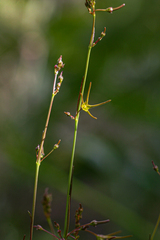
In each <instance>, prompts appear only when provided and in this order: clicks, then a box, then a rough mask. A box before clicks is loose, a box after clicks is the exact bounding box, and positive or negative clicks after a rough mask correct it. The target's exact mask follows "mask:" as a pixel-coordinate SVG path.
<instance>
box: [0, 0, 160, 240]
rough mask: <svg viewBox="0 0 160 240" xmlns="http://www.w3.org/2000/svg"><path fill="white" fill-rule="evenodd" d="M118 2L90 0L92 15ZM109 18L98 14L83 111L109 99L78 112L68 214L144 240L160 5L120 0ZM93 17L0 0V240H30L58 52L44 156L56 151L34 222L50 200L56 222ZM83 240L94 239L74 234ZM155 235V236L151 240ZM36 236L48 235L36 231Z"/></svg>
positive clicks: (159, 114)
mask: <svg viewBox="0 0 160 240" xmlns="http://www.w3.org/2000/svg"><path fill="white" fill-rule="evenodd" d="M122 3H123V2H121V1H120V0H115V1H111V0H103V1H102V0H97V8H106V7H110V6H112V7H117V6H119V5H121V4H122ZM125 3H126V6H125V7H124V8H123V9H121V10H119V11H116V12H114V13H113V14H108V13H97V22H96V39H97V38H98V37H99V35H100V33H101V32H102V31H103V28H104V26H106V27H107V35H106V37H105V38H104V39H103V40H102V41H101V42H100V43H99V44H98V45H97V46H96V47H95V48H93V51H92V55H91V62H90V67H89V73H88V81H87V85H86V91H87V89H88V85H89V82H90V81H92V89H91V95H90V104H94V103H99V102H102V101H105V100H107V99H110V98H111V99H112V102H111V103H109V104H107V105H104V106H102V107H99V108H95V109H92V110H91V112H92V114H93V115H94V116H97V118H98V119H97V120H94V119H92V118H91V117H90V116H89V115H88V114H86V113H84V112H82V113H81V118H80V124H79V133H78V141H77V149H76V158H75V170H74V176H75V178H74V183H73V200H72V209H71V211H72V217H71V225H72V226H73V223H74V212H75V210H76V209H77V208H78V204H79V202H81V203H82V205H83V207H84V214H83V215H84V218H83V219H82V223H86V222H87V221H91V220H93V219H96V220H102V219H107V218H110V220H111V222H110V223H108V224H107V225H105V226H102V227H98V228H97V229H95V231H96V232H99V233H103V234H107V233H110V232H112V231H116V230H120V229H121V230H122V231H123V235H125V234H132V235H133V238H132V239H134V240H143V239H144V240H146V239H148V238H149V237H148V236H149V233H151V232H152V231H153V227H154V225H155V223H156V220H157V218H158V215H159V213H160V191H159V189H160V178H159V175H158V174H156V173H155V172H154V171H153V170H152V164H151V161H152V160H154V162H155V163H156V164H157V165H159V166H160V151H159V149H160V124H159V122H160V94H159V89H160V8H159V1H155V0H152V1H151V0H148V1H144V0H133V1H130V0H126V1H125ZM91 24H92V17H91V16H90V14H88V12H87V9H86V8H85V6H84V0H76V1H73V0H58V1H56V0H30V1H29V0H28V1H27V0H19V1H18V0H17V1H16V0H0V116H1V117H0V153H1V155H0V156H1V157H0V223H1V224H0V238H1V239H3V240H11V239H12V240H17V239H23V235H24V233H26V234H27V237H26V239H29V224H30V219H29V216H28V213H27V211H28V210H29V211H31V208H32V194H33V183H34V172H35V147H36V146H37V145H38V144H39V143H40V140H41V135H42V131H43V128H44V124H45V119H46V115H47V111H48V106H49V101H50V95H51V91H52V83H53V77H54V71H53V68H54V65H55V64H56V61H57V59H58V58H59V56H60V55H61V54H62V55H63V61H64V63H65V68H64V73H63V76H64V82H63V84H62V87H61V90H60V93H59V94H58V95H57V96H56V98H55V102H54V106H53V112H52V115H51V119H50V125H49V129H48V133H47V138H46V142H45V153H48V152H49V151H50V150H51V148H52V147H53V145H54V144H55V143H57V142H58V140H59V139H61V140H62V142H61V144H60V148H59V149H58V150H56V151H55V152H54V153H53V154H52V155H51V156H49V157H48V158H47V159H46V160H45V161H44V162H43V164H42V165H41V168H40V178H39V189H38V200H37V208H36V217H35V223H36V224H40V225H42V226H43V227H46V228H48V226H47V224H46V221H45V217H44V216H43V211H42V206H41V200H42V196H43V192H44V189H45V188H46V187H49V191H50V192H51V193H52V194H53V206H52V209H53V210H52V219H53V220H55V221H57V222H59V223H60V225H61V227H62V229H63V224H64V214H65V204H66V192H67V173H68V169H69V162H70V155H71V147H72V140H73V131H74V121H72V120H71V119H70V118H67V117H66V116H65V115H64V113H63V112H64V111H69V112H71V114H73V115H74V113H75V111H76V104H77V97H78V92H79V88H80V83H81V79H82V77H83V74H84V67H85V61H86V54H87V47H88V43H89V38H90V33H91ZM82 237H83V239H93V238H92V237H91V236H90V235H88V234H86V235H84V234H82ZM159 238H160V231H159V232H157V235H156V236H155V240H158V239H159ZM34 239H35V240H36V239H38V240H42V239H45V240H49V239H51V237H50V236H48V235H46V234H43V233H42V232H35V234H34Z"/></svg>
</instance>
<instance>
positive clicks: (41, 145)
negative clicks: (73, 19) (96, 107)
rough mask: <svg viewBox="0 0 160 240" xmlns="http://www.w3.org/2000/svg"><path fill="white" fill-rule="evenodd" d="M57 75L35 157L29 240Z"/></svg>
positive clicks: (31, 233) (31, 234)
mask: <svg viewBox="0 0 160 240" xmlns="http://www.w3.org/2000/svg"><path fill="white" fill-rule="evenodd" d="M57 75H58V72H57V73H56V74H55V77H54V84H53V92H52V97H51V101H50V106H49V110H48V115H47V120H46V124H45V128H44V131H43V134H42V139H41V144H40V148H39V151H38V156H37V159H36V173H35V182H34V192H33V204H32V217H31V227H30V240H32V238H33V226H34V216H35V207H36V196H37V186H38V175H39V168H40V164H41V153H42V150H43V145H44V140H45V138H46V133H47V128H48V123H49V119H50V115H51V110H52V105H53V100H54V97H55V95H54V89H55V84H56V79H57Z"/></svg>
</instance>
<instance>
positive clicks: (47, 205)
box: [23, 0, 131, 240]
mask: <svg viewBox="0 0 160 240" xmlns="http://www.w3.org/2000/svg"><path fill="white" fill-rule="evenodd" d="M85 6H86V8H87V10H88V12H89V14H90V15H91V16H92V21H93V22H92V30H91V36H90V41H89V45H88V52H87V59H86V65H85V71H84V76H83V78H82V80H81V85H80V91H79V93H78V101H77V109H76V113H75V115H74V116H73V115H71V113H70V112H65V114H66V115H67V116H69V117H70V118H71V119H72V120H73V121H74V122H75V128H74V139H73V147H72V154H71V161H70V169H69V178H68V191H67V201H66V212H65V222H64V229H63V231H62V230H61V228H60V226H59V224H58V223H57V222H54V224H53V223H52V220H51V214H50V213H51V200H52V195H51V194H49V193H48V190H47V189H46V190H45V194H44V197H43V202H42V204H43V209H44V214H45V217H46V220H47V222H48V224H49V227H50V230H51V231H50V232H49V231H47V230H46V229H44V228H43V227H42V226H40V225H34V219H35V208H36V196H37V187H38V175H39V168H40V166H41V163H42V162H43V161H44V159H45V158H46V157H47V156H48V155H50V154H51V153H52V152H53V151H54V150H56V149H57V148H58V147H59V145H60V142H61V140H58V142H57V143H56V144H55V145H54V146H53V149H52V150H51V151H50V152H49V153H48V154H47V155H46V156H45V155H44V142H45V138H46V133H47V129H48V124H49V119H50V115H51V110H52V105H53V101H54V98H55V96H56V95H57V94H58V93H59V91H60V87H61V84H62V82H63V72H62V68H64V65H65V64H64V63H63V60H62V56H60V57H59V59H58V62H57V64H56V65H55V66H54V81H53V89H52V95H51V101H50V106H49V110H48V115H47V119H46V123H45V127H44V130H43V134H42V139H41V143H40V145H38V146H37V147H36V173H35V184H34V194H33V206H32V212H31V213H30V218H31V224H30V240H32V239H33V230H34V228H35V229H37V230H42V231H44V232H46V233H48V234H50V235H52V236H53V238H54V239H59V240H60V239H63V240H64V239H65V240H66V239H69V238H73V239H76V240H77V239H78V238H79V232H80V231H82V230H83V231H86V232H89V233H91V234H92V235H93V236H95V237H96V239H97V240H103V239H106V240H107V239H121V238H128V237H131V236H116V235H117V234H118V233H119V231H118V232H114V233H110V234H106V235H103V234H96V233H94V232H93V231H91V230H90V226H94V227H96V226H97V225H99V224H104V223H108V222H109V219H107V220H103V221H96V220H93V221H91V222H89V223H86V224H83V225H81V223H80V220H81V218H82V212H83V207H82V205H81V204H79V208H78V209H77V211H76V213H75V228H74V229H73V230H70V229H69V227H70V208H71V193H72V181H73V169H74V159H75V148H76V139H77V133H78V124H79V118H80V112H81V111H85V112H86V113H88V114H89V115H90V116H91V117H92V118H93V119H97V117H95V116H93V115H92V113H91V112H90V109H92V108H93V107H98V106H101V105H104V104H106V103H108V102H110V101H111V100H106V101H104V102H101V103H98V104H94V105H90V104H89V96H90V91H91V84H92V83H91V82H90V84H89V89H88V93H87V97H86V101H84V91H85V87H86V82H87V74H88V68H89V62H90V56H91V51H92V48H94V47H95V46H96V45H97V44H98V43H99V42H100V41H101V40H102V39H103V37H104V36H105V35H106V28H104V30H103V31H102V32H101V35H100V36H99V37H98V39H97V40H95V23H96V13H97V12H107V13H113V11H115V10H118V9H121V8H122V7H124V6H125V4H122V5H120V6H118V7H115V8H113V7H108V8H105V9H97V8H96V0H86V2H85ZM57 79H58V80H59V81H58V83H57ZM55 231H56V232H57V233H55ZM23 239H25V236H24V238H23Z"/></svg>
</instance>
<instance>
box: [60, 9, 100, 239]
mask: <svg viewBox="0 0 160 240" xmlns="http://www.w3.org/2000/svg"><path fill="white" fill-rule="evenodd" d="M92 15H93V24H92V32H91V38H90V42H89V46H88V53H87V61H86V67H85V73H84V78H83V83H82V89H81V94H82V95H83V93H84V89H85V84H86V79H87V73H88V67H89V61H90V54H91V49H92V44H93V41H94V35H95V17H96V15H95V10H94V9H93V13H92ZM81 102H82V98H81V97H80V99H79V103H78V108H77V113H78V114H77V115H76V117H75V130H74V139H73V147H72V155H71V162H70V170H69V180H68V192H67V202H66V213H65V224H64V239H67V233H68V230H69V221H70V203H71V189H72V178H73V163H74V156H75V147H76V139H77V130H78V123H79V116H80V112H79V111H80V108H81Z"/></svg>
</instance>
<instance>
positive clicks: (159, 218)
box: [150, 214, 160, 240]
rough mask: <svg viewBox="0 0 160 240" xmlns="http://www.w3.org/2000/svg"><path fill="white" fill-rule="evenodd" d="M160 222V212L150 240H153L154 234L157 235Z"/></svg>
mask: <svg viewBox="0 0 160 240" xmlns="http://www.w3.org/2000/svg"><path fill="white" fill-rule="evenodd" d="M159 223H160V214H159V217H158V220H157V222H156V226H155V228H154V230H153V233H152V235H151V238H150V240H153V238H154V235H155V233H156V231H157V228H158V225H159Z"/></svg>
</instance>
